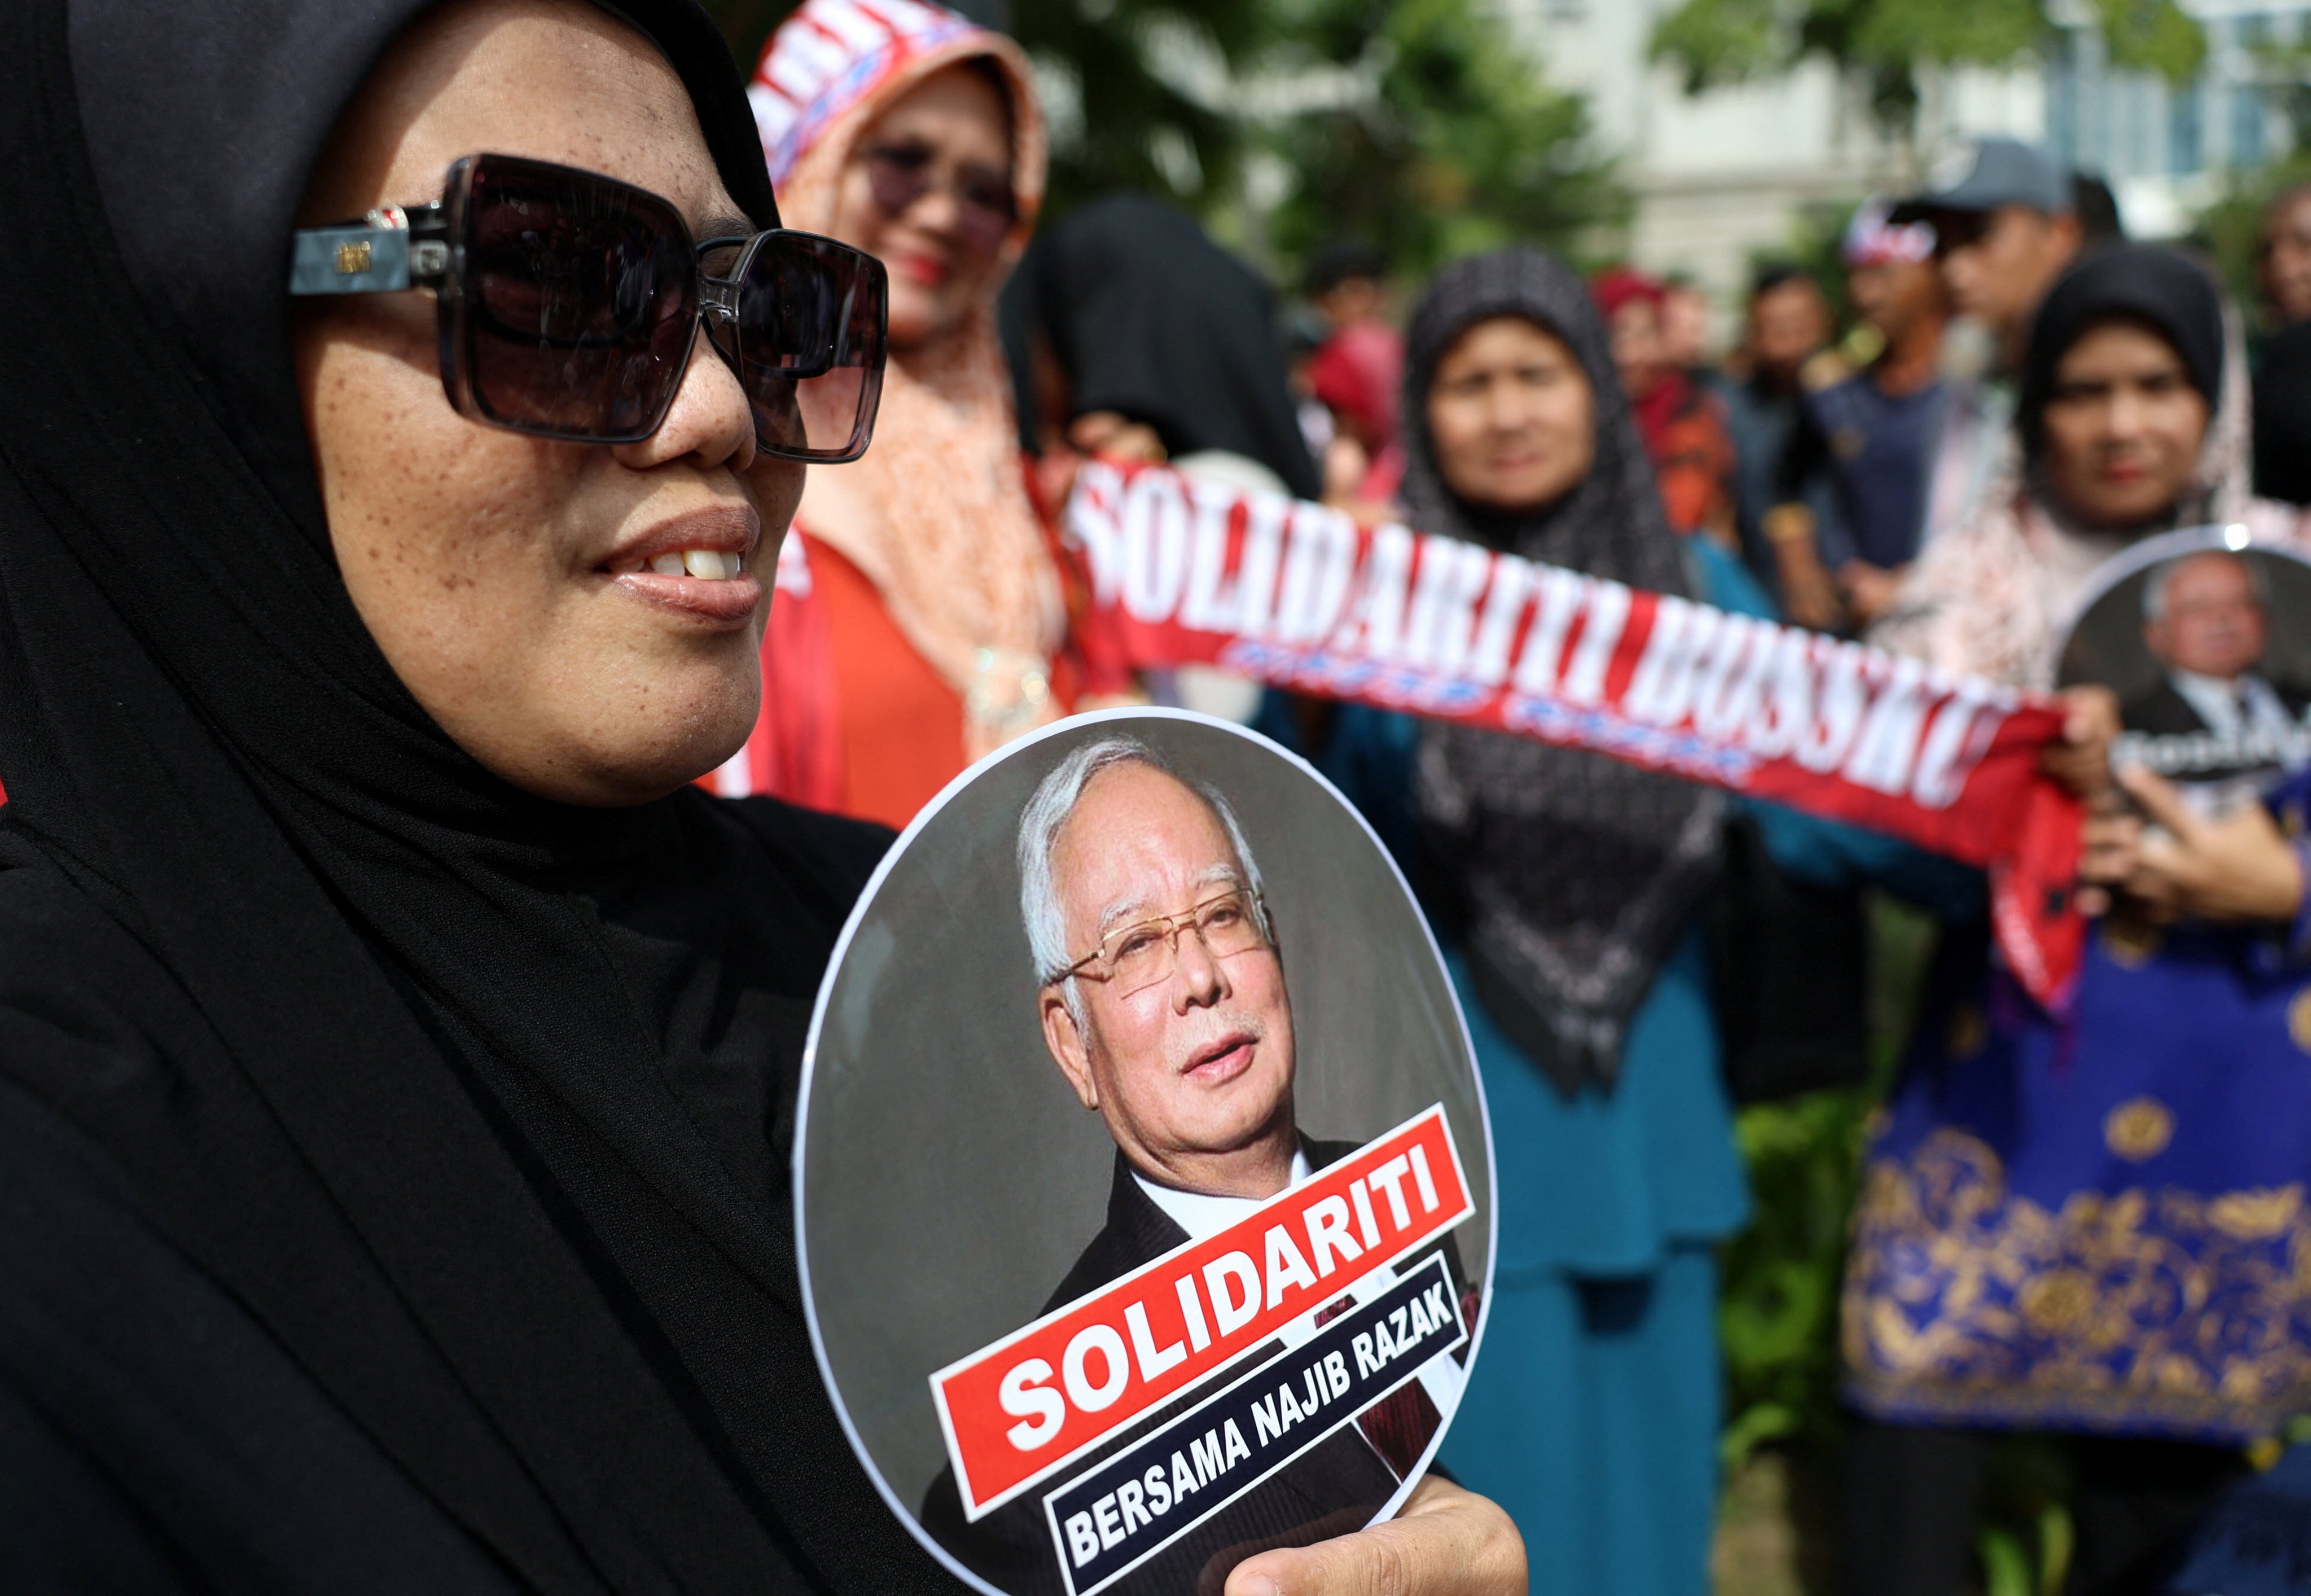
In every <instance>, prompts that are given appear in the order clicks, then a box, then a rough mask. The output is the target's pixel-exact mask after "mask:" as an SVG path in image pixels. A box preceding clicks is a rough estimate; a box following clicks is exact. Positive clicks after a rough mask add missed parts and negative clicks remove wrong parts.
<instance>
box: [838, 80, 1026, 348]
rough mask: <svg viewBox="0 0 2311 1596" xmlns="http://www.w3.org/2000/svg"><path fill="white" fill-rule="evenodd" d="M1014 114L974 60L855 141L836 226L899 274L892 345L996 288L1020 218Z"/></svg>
mask: <svg viewBox="0 0 2311 1596" xmlns="http://www.w3.org/2000/svg"><path fill="white" fill-rule="evenodd" d="M1017 214H1018V212H1017V202H1016V198H1015V196H1014V191H1013V188H1012V184H1011V117H1010V110H1009V108H1008V107H1007V105H1006V104H1005V103H1004V100H1003V96H1002V95H1001V94H1000V93H999V92H997V90H996V88H995V85H994V84H993V83H990V82H989V81H988V79H987V78H986V76H985V75H983V74H981V73H980V72H978V71H977V70H975V69H974V68H972V67H969V66H964V65H955V66H950V67H947V68H946V69H945V70H944V71H941V72H937V73H933V74H931V75H930V76H929V77H927V78H925V79H924V80H923V81H922V82H921V83H918V84H916V85H915V86H914V87H913V88H912V89H911V90H909V91H908V92H906V93H905V94H904V95H903V96H902V97H901V98H900V99H899V100H895V101H894V102H893V104H892V105H891V107H890V109H887V110H885V112H884V113H883V114H882V115H881V116H879V117H877V118H875V120H874V121H872V122H870V123H868V126H867V127H866V130H865V131H864V132H862V133H861V134H860V135H859V142H858V143H857V144H855V145H853V146H852V148H851V151H850V161H849V163H848V164H847V165H845V167H844V168H843V171H842V188H841V190H840V191H839V193H838V194H837V195H836V197H835V205H834V224H833V233H834V236H835V237H836V238H838V239H841V240H842V241H843V242H844V243H846V244H851V245H855V246H856V247H857V248H859V249H864V250H865V251H866V252H867V253H868V254H869V255H872V256H874V257H876V259H878V260H880V261H881V262H882V263H883V265H884V266H885V268H887V269H888V270H889V272H890V275H891V347H893V348H894V349H910V348H912V347H914V346H916V345H918V344H924V343H928V342H929V341H930V340H932V339H934V338H937V337H938V336H940V335H941V334H943V333H946V332H949V331H952V330H953V329H954V328H955V327H956V326H957V325H959V324H960V323H961V322H962V320H963V318H964V317H965V316H967V315H969V314H970V313H971V311H972V308H973V307H974V306H977V305H980V304H981V303H983V302H985V301H987V300H988V299H989V298H990V297H991V296H992V295H993V293H994V292H995V283H996V278H997V275H998V274H999V272H1000V271H1001V270H1002V266H1003V243H1004V240H1006V239H1007V238H1008V237H1009V236H1010V233H1011V228H1012V224H1013V223H1014V222H1015V221H1016V219H1017Z"/></svg>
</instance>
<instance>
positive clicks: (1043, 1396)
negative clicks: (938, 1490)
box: [931, 1105, 1476, 1519]
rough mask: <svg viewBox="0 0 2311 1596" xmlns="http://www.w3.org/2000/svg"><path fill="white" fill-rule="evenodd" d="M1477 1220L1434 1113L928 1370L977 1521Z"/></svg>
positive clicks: (1439, 1110) (1445, 1129) (1448, 1137)
mask: <svg viewBox="0 0 2311 1596" xmlns="http://www.w3.org/2000/svg"><path fill="white" fill-rule="evenodd" d="M1475 1211H1476V1209H1475V1205H1474V1203H1473V1201H1472V1200H1471V1199H1470V1196H1469V1182H1468V1175H1467V1172H1466V1171H1465V1170H1464V1168H1463V1167H1462V1165H1461V1156H1460V1152H1459V1149H1458V1148H1456V1147H1454V1146H1453V1142H1452V1129H1451V1127H1450V1126H1449V1125H1448V1124H1447V1123H1446V1122H1445V1119H1444V1111H1443V1107H1442V1106H1441V1105H1439V1106H1437V1107H1434V1108H1431V1109H1429V1110H1428V1111H1427V1112H1425V1113H1422V1114H1420V1115H1419V1116H1417V1118H1415V1119H1412V1120H1410V1121H1407V1122H1406V1123H1404V1124H1403V1125H1400V1126H1399V1127H1398V1128H1397V1129H1394V1130H1391V1131H1390V1132H1389V1133H1388V1134H1387V1135H1385V1136H1382V1137H1380V1138H1377V1139H1376V1140H1374V1141H1371V1142H1368V1143H1366V1144H1365V1146H1364V1147H1360V1148H1358V1149H1357V1150H1356V1152H1355V1153H1354V1154H1352V1155H1350V1156H1348V1157H1346V1158H1343V1159H1341V1160H1340V1161H1339V1163H1337V1164H1331V1165H1330V1166H1329V1167H1327V1168H1325V1169H1322V1170H1319V1171H1318V1172H1316V1173H1314V1174H1313V1175H1312V1176H1310V1177H1309V1179H1307V1180H1306V1181H1304V1182H1301V1183H1300V1184H1299V1185H1297V1186H1295V1187H1293V1188H1291V1189H1290V1190H1286V1191H1282V1192H1279V1193H1278V1194H1277V1195H1276V1196H1275V1197H1272V1198H1270V1199H1269V1200H1268V1201H1267V1202H1265V1203H1263V1204H1262V1205H1260V1208H1258V1209H1257V1210H1256V1211H1255V1212H1253V1213H1252V1214H1251V1217H1248V1218H1246V1219H1244V1220H1243V1221H1242V1222H1241V1223H1239V1224H1237V1225H1232V1226H1230V1227H1229V1228H1228V1229H1226V1230H1224V1231H1222V1232H1220V1233H1219V1234H1217V1235H1214V1236H1211V1237H1208V1238H1207V1239H1206V1240H1204V1241H1200V1242H1190V1243H1188V1244H1187V1245H1185V1246H1183V1247H1180V1248H1178V1249H1175V1250H1174V1251H1173V1252H1169V1253H1166V1254H1165V1255H1164V1257H1162V1258H1159V1259H1157V1260H1155V1261H1154V1262H1153V1263H1150V1264H1147V1265H1146V1266H1145V1267H1143V1268H1141V1269H1136V1270H1134V1271H1133V1272H1132V1273H1130V1274H1129V1275H1126V1276H1125V1277H1123V1278H1121V1279H1120V1280H1117V1281H1115V1282H1113V1283H1112V1284H1111V1285H1108V1286H1103V1287H1102V1288H1101V1289H1100V1290H1098V1291H1095V1292H1093V1293H1092V1294H1091V1295H1087V1296H1085V1297H1081V1298H1078V1299H1077V1301H1075V1302H1073V1303H1070V1304H1068V1305H1067V1306H1065V1307H1063V1308H1060V1309H1059V1310H1058V1311H1057V1312H1055V1313H1050V1314H1047V1315H1046V1316H1044V1317H1043V1318H1042V1319H1039V1320H1037V1321H1035V1322H1034V1323H1033V1324H1031V1325H1028V1326H1027V1327H1025V1329H1024V1330H1016V1331H1014V1332H1013V1333H1012V1334H1010V1335H1008V1336H1006V1337H1005V1338H1003V1339H1001V1340H1000V1341H998V1342H996V1343H995V1344H994V1345H993V1346H991V1347H985V1348H982V1349H981V1350H980V1351H978V1352H974V1353H972V1355H971V1356H969V1357H966V1358H964V1359H963V1360H961V1361H960V1362H958V1363H955V1364H950V1365H948V1366H947V1367H946V1368H944V1369H941V1370H940V1371H939V1372H938V1373H937V1374H933V1375H932V1376H931V1400H933V1402H935V1403H936V1404H937V1408H938V1415H939V1425H940V1427H941V1428H942V1429H943V1430H944V1431H945V1432H946V1445H947V1456H948V1458H949V1460H950V1461H952V1462H953V1463H954V1465H955V1484H956V1487H957V1488H958V1489H959V1491H960V1492H961V1494H962V1497H963V1504H964V1513H965V1515H966V1516H968V1517H970V1518H973V1519H976V1518H979V1517H981V1515H983V1514H985V1513H989V1512H990V1511H991V1510H993V1509H994V1508H996V1507H999V1506H1000V1505H1001V1504H1003V1503H1005V1502H1007V1501H1008V1500H1010V1499H1011V1498H1012V1497H1013V1496H1016V1495H1018V1493H1019V1492H1021V1491H1023V1490H1025V1488H1027V1487H1029V1486H1031V1485H1033V1484H1034V1483H1036V1482H1037V1481H1038V1480H1041V1479H1043V1478H1048V1477H1049V1476H1050V1475H1051V1474H1052V1473H1053V1472H1055V1471H1056V1470H1059V1469H1060V1468H1061V1467H1062V1466H1064V1465H1065V1464H1067V1463H1068V1462H1069V1461H1072V1460H1074V1459H1075V1458H1077V1457H1079V1456H1080V1455H1082V1453H1083V1452H1084V1451H1085V1450H1086V1448H1088V1447H1090V1446H1093V1445H1094V1444H1096V1443H1098V1442H1099V1440H1100V1439H1101V1438H1102V1437H1103V1436H1105V1435H1110V1434H1112V1433H1113V1432H1114V1431H1115V1430H1116V1429H1117V1428H1118V1427H1119V1426H1123V1425H1126V1424H1129V1423H1130V1422H1131V1421H1132V1420H1133V1419H1135V1418H1138V1417H1140V1416H1141V1415H1143V1414H1145V1413H1147V1412H1148V1411H1149V1410H1150V1409H1152V1408H1156V1406H1157V1405H1159V1404H1160V1403H1162V1402H1164V1400H1167V1399H1168V1398H1171V1397H1173V1396H1174V1395H1177V1394H1178V1393H1179V1392H1181V1391H1186V1390H1188V1389H1189V1388H1190V1387H1192V1386H1194V1385H1196V1384H1198V1383H1199V1382H1202V1381H1204V1380H1205V1379H1207V1378H1208V1377H1209V1376H1210V1375H1212V1374H1216V1373H1217V1372H1218V1371H1219V1370H1221V1369H1223V1368H1225V1367H1226V1366H1227V1365H1230V1364H1232V1363H1234V1361H1235V1360H1236V1359H1237V1358H1239V1357H1241V1356H1243V1355H1244V1354H1245V1353H1248V1352H1251V1351H1252V1350H1253V1349H1254V1348H1256V1347H1261V1346H1263V1345H1265V1344H1267V1343H1268V1342H1269V1340H1271V1339H1274V1337H1275V1336H1276V1335H1277V1333H1278V1331H1280V1330H1283V1329H1284V1328H1285V1327H1286V1325H1288V1324H1290V1323H1291V1322H1292V1321H1294V1320H1295V1319H1299V1318H1301V1317H1302V1316H1304V1315H1305V1314H1308V1313H1313V1312H1314V1311H1315V1310H1317V1309H1319V1308H1321V1307H1323V1306H1324V1305H1326V1304H1330V1303H1332V1302H1335V1301H1337V1300H1338V1299H1339V1297H1340V1296H1341V1295H1344V1294H1345V1293H1346V1292H1347V1290H1348V1288H1349V1287H1350V1286H1354V1285H1355V1284H1356V1282H1357V1281H1359V1280H1361V1279H1362V1278H1365V1276H1366V1275H1369V1274H1371V1273H1372V1272H1373V1271H1374V1269H1381V1268H1382V1267H1384V1266H1386V1265H1388V1264H1391V1263H1394V1262H1396V1261H1398V1260H1400V1259H1402V1258H1404V1257H1405V1256H1406V1255H1408V1253H1410V1252H1414V1251H1416V1250H1417V1249H1418V1248H1420V1247H1422V1246H1425V1245H1427V1244H1428V1243H1432V1242H1434V1241H1435V1239H1436V1238H1437V1237H1439V1236H1441V1235H1443V1234H1444V1233H1445V1232H1446V1231H1448V1230H1450V1229H1452V1226H1454V1225H1458V1224H1460V1223H1461V1221H1462V1220H1464V1219H1466V1218H1468V1217H1469V1216H1470V1215H1471V1214H1473V1213H1474V1212H1475Z"/></svg>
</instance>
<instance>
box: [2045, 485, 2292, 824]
mask: <svg viewBox="0 0 2311 1596" xmlns="http://www.w3.org/2000/svg"><path fill="white" fill-rule="evenodd" d="M2060 659H2061V664H2060V666H2059V667H2058V672H2057V678H2056V679H2057V681H2058V683H2059V684H2060V685H2062V686H2065V687H2069V686H2075V685H2082V684H2089V683H2092V684H2099V685H2103V686H2106V687H2108V688H2110V689H2111V690H2112V691H2113V692H2114V693H2115V694H2116V695H2117V697H2118V702H2119V720H2120V724H2121V725H2122V726H2123V727H2124V732H2123V733H2122V735H2121V736H2120V737H2119V738H2118V740H2117V742H2116V744H2115V746H2113V748H2112V751H2111V757H2112V761H2113V763H2121V764H2141V765H2145V766H2147V767H2149V768H2150V769H2151V770H2153V771H2156V772H2158V773H2159V774H2160V775H2162V776H2165V777H2166V778H2167V779H2168V780H2169V781H2175V782H2176V783H2178V784H2180V785H2181V786H2182V788H2183V789H2184V791H2185V795H2186V796H2187V797H2188V798H2190V799H2191V800H2192V801H2193V803H2194V804H2196V805H2198V806H2199V807H2202V808H2205V809H2209V810H2220V809H2222V808H2225V807H2228V806H2229V805H2231V804H2233V803H2237V802H2239V801H2241V800H2243V799H2245V798H2249V797H2253V796H2255V795H2258V794H2260V793H2261V792H2262V791H2263V790H2264V789H2267V788H2268V787H2269V786H2270V785H2271V783H2272V781H2274V780H2275V779H2276V778H2277V777H2278V776H2280V774H2281V773H2283V772H2288V771H2292V770H2296V769H2298V768H2300V767H2301V766H2302V765H2304V764H2306V763H2311V561H2307V560H2306V559H2305V558H2304V557H2303V555H2302V554H2300V553H2299V552H2298V551H2297V550H2296V549H2295V548H2293V547H2292V546H2291V545H2284V544H2279V543H2272V542H2265V541H2259V540H2257V539H2255V538H2254V537H2252V536H2250V535H2249V533H2248V531H2247V528H2245V527H2238V526H2230V527H2223V526H2213V527H2192V528H2185V529H2184V530H2182V531H2179V532H2169V533H2166V534H2164V535H2162V536H2158V537H2150V538H2145V539H2144V540H2143V541H2142V542H2141V543H2139V544H2135V545H2132V546H2131V547H2129V548H2127V549H2126V550H2124V552H2123V553H2121V554H2117V555H2115V556H2114V557H2113V558H2112V559H2111V560H2109V561H2108V562H2107V563H2105V564H2104V565H2103V566H2102V567H2101V568H2100V569H2099V570H2097V571H2096V572H2095V575H2094V577H2093V579H2092V580H2090V581H2089V583H2088V585H2087V587H2086V589H2085V590H2084V592H2083V593H2082V594H2081V595H2080V599H2079V602H2078V604H2077V606H2076V607H2075V610H2074V618H2073V620H2072V622H2071V627H2070V631H2069V634H2068V636H2067V638H2066V639H2065V640H2064V642H2063V645H2062V654H2061V656H2060Z"/></svg>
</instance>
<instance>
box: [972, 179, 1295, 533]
mask: <svg viewBox="0 0 2311 1596" xmlns="http://www.w3.org/2000/svg"><path fill="white" fill-rule="evenodd" d="M1013 281H1014V283H1016V284H1017V287H1016V292H1017V293H1018V294H1019V295H1020V296H1022V306H1021V309H1022V310H1024V316H1022V315H1020V314H1019V313H1017V312H1016V311H1015V313H1014V317H1013V319H1014V320H1015V321H1018V320H1024V321H1025V322H1026V323H1027V324H1029V325H1033V326H1039V327H1041V328H1042V332H1043V335H1044V336H1045V337H1046V338H1048V339H1049V340H1050V341H1051V353H1052V356H1053V357H1054V358H1055V359H1056V360H1057V361H1058V362H1059V363H1060V369H1061V370H1062V371H1065V372H1066V373H1067V374H1068V382H1069V385H1070V390H1071V392H1070V403H1071V406H1072V410H1073V414H1070V415H1069V416H1068V417H1067V418H1066V419H1067V420H1068V421H1072V420H1074V419H1075V417H1076V416H1078V415H1085V414H1089V413H1090V412H1092V411H1094V410H1113V411H1117V412H1119V413H1121V414H1124V415H1127V416H1129V417H1130V418H1131V419H1132V420H1134V421H1138V422H1144V423H1147V425H1149V426H1151V427H1153V428H1155V429H1156V434H1157V436H1159V437H1161V438H1162V439H1163V440H1164V448H1165V449H1167V450H1169V451H1170V452H1171V453H1172V454H1173V455H1175V456H1176V455H1188V454H1194V453H1196V452H1198V451H1199V450H1202V449H1226V450H1227V451H1228V452H1230V453H1231V454H1239V455H1243V456H1245V457H1246V458H1250V459H1254V460H1258V461H1259V462H1260V464H1261V465H1263V466H1265V467H1268V468H1269V470H1271V471H1273V472H1275V473H1276V475H1278V476H1280V477H1282V478H1283V479H1284V484H1285V486H1286V487H1287V488H1289V489H1290V490H1291V491H1292V492H1293V493H1295V494H1297V495H1298V496H1299V497H1301V498H1303V499H1312V498H1314V497H1316V495H1317V494H1318V493H1320V492H1321V491H1322V483H1321V479H1320V478H1319V477H1318V475H1317V473H1316V465H1315V462H1314V460H1313V459H1312V458H1310V456H1309V453H1308V445H1307V441H1306V440H1305V439H1304V438H1303V437H1302V435H1301V432H1300V421H1299V417H1298V415H1297V414H1295V411H1294V409H1293V405H1292V391H1291V388H1290V385H1289V383H1288V381H1287V380H1286V375H1285V370H1284V344H1283V340H1282V337H1281V336H1280V334H1279V329H1278V325H1277V320H1276V302H1275V300H1274V298H1273V297H1272V296H1271V295H1270V294H1269V291H1268V285H1267V284H1266V283H1262V282H1261V281H1260V278H1259V277H1258V276H1257V275H1254V274H1253V272H1252V270H1251V267H1249V266H1245V265H1244V264H1243V262H1242V261H1240V260H1238V259H1236V258H1235V257H1234V256H1232V255H1230V254H1229V253H1228V252H1227V251H1226V250H1225V249H1221V248H1220V247H1219V246H1218V245H1217V244H1215V243H1213V242H1212V240H1210V239H1209V238H1208V237H1206V236H1205V234H1204V230H1203V229H1202V228H1201V227H1200V226H1199V225H1198V224H1197V222H1196V221H1195V219H1194V218H1193V217H1191V216H1189V215H1188V214H1185V213H1184V212H1182V211H1178V210H1175V209H1173V207H1172V206H1170V205H1164V204H1163V203H1162V202H1161V201H1158V200H1153V199H1148V198H1147V197H1145V196H1140V195H1132V194H1122V195H1115V196H1111V197H1109V198H1107V199H1103V200H1099V201H1096V202H1094V204H1092V205H1086V206H1085V207H1084V208H1083V209H1082V210H1079V211H1077V212H1076V213H1074V214H1072V215H1070V216H1068V218H1067V219H1066V220H1065V221H1064V222H1060V224H1059V225H1058V226H1056V227H1053V228H1051V229H1050V230H1049V231H1047V232H1045V233H1044V234H1043V235H1042V237H1041V238H1039V239H1037V240H1036V241H1035V245H1034V248H1033V249H1032V250H1031V251H1030V252H1029V255H1028V257H1027V263H1026V266H1025V269H1023V270H1022V271H1021V272H1020V273H1019V275H1017V276H1016V278H1014V279H1013ZM1015 359H1016V351H1015ZM1032 406H1033V391H1032V388H1031V387H1030V386H1029V385H1025V384H1023V385H1022V386H1021V412H1022V415H1023V417H1024V416H1025V414H1027V412H1028V411H1029V410H1030V409H1031V408H1032Z"/></svg>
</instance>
